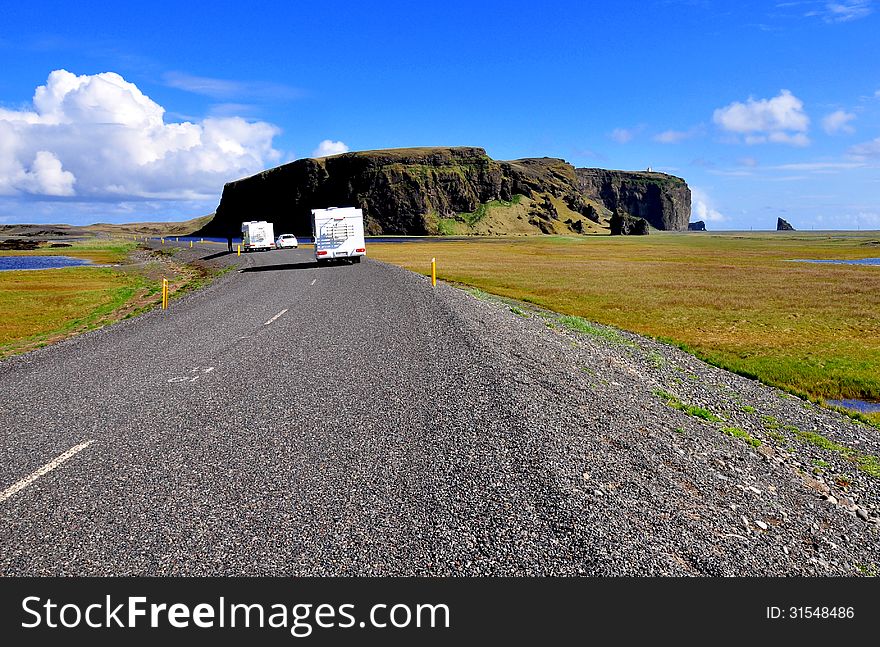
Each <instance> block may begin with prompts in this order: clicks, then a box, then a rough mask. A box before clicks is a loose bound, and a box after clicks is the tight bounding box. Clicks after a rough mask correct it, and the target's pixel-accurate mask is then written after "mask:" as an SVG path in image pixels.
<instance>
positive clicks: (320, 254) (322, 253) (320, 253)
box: [318, 252, 327, 256]
mask: <svg viewBox="0 0 880 647" xmlns="http://www.w3.org/2000/svg"><path fill="white" fill-rule="evenodd" d="M326 253H327V252H318V256H324V255H325V254H326Z"/></svg>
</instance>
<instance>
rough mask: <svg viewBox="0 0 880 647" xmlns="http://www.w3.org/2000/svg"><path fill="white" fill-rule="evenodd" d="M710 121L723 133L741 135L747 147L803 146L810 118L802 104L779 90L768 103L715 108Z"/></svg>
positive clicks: (751, 100) (738, 103) (756, 100)
mask: <svg viewBox="0 0 880 647" xmlns="http://www.w3.org/2000/svg"><path fill="white" fill-rule="evenodd" d="M712 120H713V121H714V122H715V123H716V124H717V125H718V126H720V127H721V128H722V129H723V130H725V131H727V132H730V133H735V134H737V135H742V136H743V137H744V139H745V142H746V143H747V144H762V143H765V142H773V143H777V144H790V145H793V146H806V145H808V144H809V143H810V140H809V138H808V137H807V135H806V131H807V129H808V128H809V126H810V118H809V117H808V116H807V114H806V113H805V112H804V104H803V101H801V100H800V99H798V98H797V97H796V96H794V95H793V94H792V93H791V92H789V91H788V90H780V92H779V94H778V95H777V96H775V97H773V98H772V99H754V98H752V97H749V99H748V100H747V101H746V102H745V103H742V102H740V101H734V102H733V103H731V104H729V105H727V106H725V107H723V108H718V109H716V110H715V112H714V113H713V114H712Z"/></svg>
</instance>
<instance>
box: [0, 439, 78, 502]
mask: <svg viewBox="0 0 880 647" xmlns="http://www.w3.org/2000/svg"><path fill="white" fill-rule="evenodd" d="M93 442H95V441H94V440H87V441H85V442H84V443H80V444H79V445H75V446H74V447H71V448H70V449H68V450H67V451H66V452H64V453H63V454H61V456H59V457H58V458H56V459H54V460H53V461H51V462H49V463H46V464H45V465H43V467H41V468H40V469H38V470H36V471H35V472H32V473H31V474H29V475H28V476H25V477H24V478H23V479H21V480H20V481H19V482H18V483H16V484H14V485H10V486H9V487H8V488H6V489H5V490H3V492H2V493H0V503H2V502H3V501H5V500H6V499H8V498H9V497H11V496H12V495H14V494H16V493H18V492H20V491H21V490H23V489H25V488H26V487H27V486H28V485H30V484H31V483H33V482H34V481H36V480H37V479H38V478H40V477H41V476H45V475H46V474H48V473H49V472H51V471H52V470H54V469H55V468H56V467H58V466H59V465H61V464H62V463H64V462H65V461H68V460H70V459H71V458H73V457H74V456H75V455H76V454H78V453H80V452H81V451H82V450H84V449H85V448H86V447H88V446H89V445H91V444H92V443H93Z"/></svg>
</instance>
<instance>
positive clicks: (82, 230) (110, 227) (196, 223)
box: [0, 214, 214, 238]
mask: <svg viewBox="0 0 880 647" xmlns="http://www.w3.org/2000/svg"><path fill="white" fill-rule="evenodd" d="M213 218H214V214H208V215H207V216H201V217H199V218H193V219H191V220H186V221H184V222H131V223H123V224H118V225H115V224H111V223H105V222H98V223H95V224H93V225H0V236H27V237H35V238H63V237H65V236H70V237H76V236H95V235H98V236H100V235H129V236H138V235H140V236H188V235H189V234H192V233H193V232H195V231H197V230H199V229H201V228H203V227H204V226H205V225H207V224H208V223H209V222H210V221H211V220H212V219H213Z"/></svg>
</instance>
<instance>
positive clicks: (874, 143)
mask: <svg viewBox="0 0 880 647" xmlns="http://www.w3.org/2000/svg"><path fill="white" fill-rule="evenodd" d="M848 153H849V155H850V157H855V158H856V159H867V158H869V157H880V137H877V138H876V139H872V140H871V141H869V142H864V143H862V144H856V145H855V146H850V149H849V151H848Z"/></svg>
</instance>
